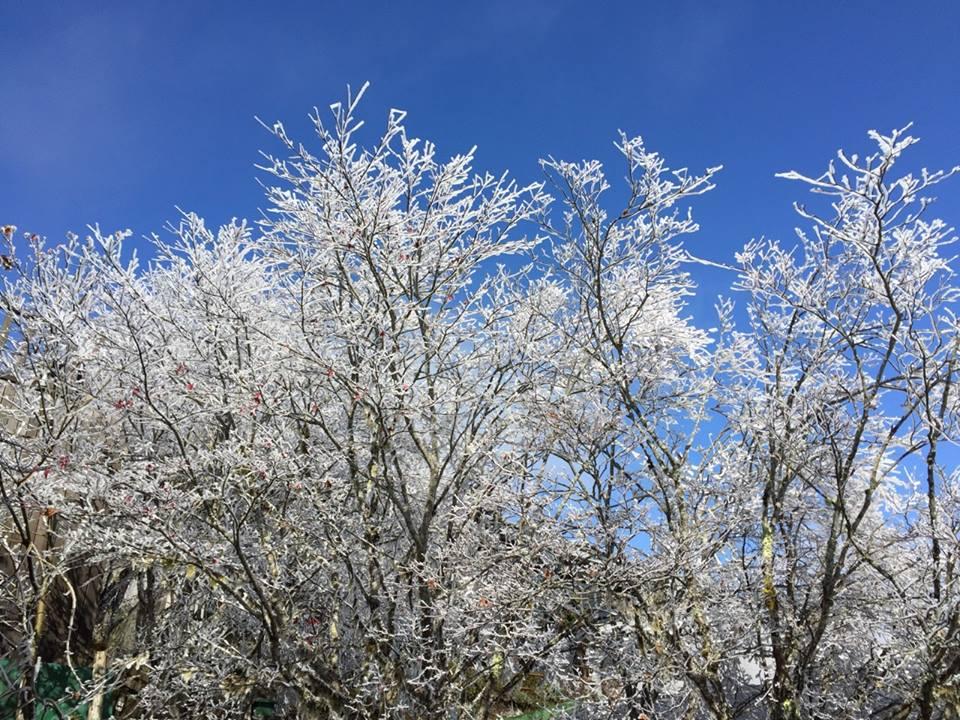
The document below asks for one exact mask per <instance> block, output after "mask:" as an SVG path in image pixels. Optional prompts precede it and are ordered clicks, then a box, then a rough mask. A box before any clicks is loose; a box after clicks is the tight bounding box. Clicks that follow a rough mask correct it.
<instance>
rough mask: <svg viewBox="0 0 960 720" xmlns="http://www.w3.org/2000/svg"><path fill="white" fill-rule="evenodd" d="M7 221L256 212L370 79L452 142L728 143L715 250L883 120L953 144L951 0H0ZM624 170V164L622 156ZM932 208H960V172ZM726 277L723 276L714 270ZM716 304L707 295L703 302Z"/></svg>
mask: <svg viewBox="0 0 960 720" xmlns="http://www.w3.org/2000/svg"><path fill="white" fill-rule="evenodd" d="M0 35H2V55H0V98H2V102H3V107H2V110H0V158H2V162H3V170H2V175H0V223H8V222H9V223H14V224H17V225H19V226H20V228H21V229H30V230H32V231H35V232H39V233H41V234H44V235H47V236H48V237H49V238H50V239H51V240H54V239H59V238H60V237H62V236H63V234H64V232H65V231H66V230H68V229H73V230H77V231H82V230H83V228H84V227H85V225H86V224H88V223H94V222H99V223H100V224H101V225H102V226H103V227H104V229H115V228H130V229H132V230H133V231H134V233H135V234H136V235H140V234H146V233H148V232H151V231H155V230H157V231H159V230H161V229H162V226H163V225H164V223H165V222H166V221H168V220H171V219H175V218H176V212H175V210H174V206H175V205H179V206H181V207H183V208H184V209H188V210H194V211H196V212H198V213H200V214H201V215H204V216H206V217H207V218H208V219H209V221H210V224H218V223H221V222H223V221H225V220H227V219H229V218H230V217H231V216H247V217H255V216H256V215H257V209H258V208H259V207H260V206H261V205H262V202H261V197H262V196H261V191H260V188H259V187H258V185H257V183H256V177H257V172H256V171H255V169H254V167H253V166H254V163H256V162H257V161H258V154H257V151H258V150H260V149H266V150H272V151H279V147H278V146H277V145H276V143H275V142H274V141H273V140H272V138H271V137H270V136H268V135H267V133H266V132H265V131H264V130H263V128H261V127H260V126H259V125H258V124H257V123H256V122H255V121H254V119H253V118H254V116H255V115H257V116H260V117H261V118H263V119H264V120H266V121H273V120H276V119H281V120H283V121H284V122H285V124H286V125H287V127H288V129H289V131H290V132H291V135H293V136H294V137H297V138H298V139H306V140H309V139H310V138H309V135H308V129H307V128H308V124H307V122H306V115H307V113H308V112H309V111H310V110H311V109H312V107H313V106H314V105H317V106H320V107H321V108H325V107H326V106H327V105H328V104H329V103H330V102H332V101H334V100H337V99H340V98H341V96H342V95H343V91H344V88H345V86H346V84H347V83H351V84H352V85H353V86H354V87H358V86H359V85H360V84H362V83H363V82H364V81H365V80H369V81H370V82H371V83H372V87H371V89H370V91H369V93H368V95H367V99H366V101H365V104H364V108H363V112H362V114H363V115H364V116H365V117H366V118H367V119H368V121H369V123H368V124H369V125H372V126H374V127H377V126H379V125H380V123H381V122H382V120H383V118H384V117H385V113H386V109H387V108H388V107H391V106H395V107H400V108H403V109H406V110H408V111H409V116H408V127H409V128H410V130H411V132H412V133H413V134H414V135H417V136H419V137H426V138H429V139H432V140H434V141H435V142H436V143H437V144H438V147H439V150H440V152H441V154H443V155H449V154H453V153H456V152H459V151H462V150H464V149H466V148H469V147H470V146H471V145H474V144H476V145H478V146H479V153H478V166H479V167H480V168H482V169H489V170H501V169H504V168H509V169H510V170H511V172H512V173H513V174H514V175H516V176H518V177H519V178H520V179H522V180H530V179H534V178H537V177H538V172H539V171H538V168H537V165H536V161H537V159H538V158H539V157H541V156H544V155H546V154H553V155H555V156H557V157H562V158H565V159H581V158H584V157H598V158H600V159H612V148H611V142H612V140H613V139H614V137H615V132H616V130H617V129H619V128H622V129H623V130H625V131H627V132H629V133H631V134H641V135H643V136H644V137H645V138H646V140H647V143H648V146H650V147H652V148H654V149H657V150H660V151H661V152H662V153H664V154H665V155H666V157H667V158H668V160H669V161H670V162H671V163H672V164H674V165H687V166H690V167H692V168H702V167H705V166H707V165H713V164H718V163H722V164H724V165H725V166H726V169H725V170H724V172H723V173H722V174H721V176H720V178H719V187H718V189H717V190H716V191H714V193H712V194H711V195H710V196H709V197H707V198H704V199H703V200H702V202H700V203H698V206H697V209H696V214H697V215H698V217H699V219H700V221H701V223H702V226H703V229H702V231H701V233H700V234H699V235H698V236H697V237H695V238H692V239H690V240H689V244H690V246H691V248H692V249H694V250H695V251H696V252H697V253H698V254H701V255H705V256H708V257H712V258H716V259H729V258H730V257H731V256H732V253H733V252H734V250H735V249H736V248H738V247H739V246H741V245H742V244H743V242H744V241H746V240H748V239H750V238H751V237H754V236H760V235H767V236H774V237H781V238H784V237H787V238H788V237H789V236H790V233H791V229H792V227H793V225H794V217H793V215H792V211H791V209H790V202H791V201H792V200H793V199H797V198H798V196H799V195H800V190H801V188H799V187H797V186H794V185H793V184H791V183H787V182H786V181H782V180H775V179H774V178H773V174H774V173H775V172H777V171H780V170H785V169H791V168H796V169H798V170H801V171H805V172H808V173H815V172H817V171H819V170H820V169H821V168H822V167H823V166H824V165H825V163H826V161H827V160H828V159H829V158H830V157H831V156H832V154H833V152H834V151H835V149H836V148H837V147H838V146H841V145H843V146H845V147H847V148H849V149H851V150H860V151H862V150H867V149H869V144H868V142H867V140H866V136H865V132H866V130H867V129H869V128H878V129H890V128H893V127H894V126H900V125H902V124H904V123H906V122H907V121H910V120H912V121H914V122H915V133H916V134H918V135H919V136H921V137H922V138H923V142H922V143H921V145H920V146H919V147H918V148H917V149H916V150H915V151H914V153H913V156H912V157H913V161H914V162H913V164H917V165H919V164H923V165H926V166H928V167H931V168H933V167H941V166H948V165H954V164H957V163H960V133H958V131H957V130H958V112H960V94H958V90H960V79H958V71H960V3H957V2H942V3H928V2H913V3H907V2H897V3H894V2H883V1H880V0H874V1H873V2H868V1H862V2H852V1H844V0H835V1H834V2H814V1H810V2H773V1H771V2H742V1H740V0H725V1H723V2H700V3H687V2H657V3H653V2H643V1H637V2H610V3H604V2H599V1H596V0H594V1H593V2H566V1H565V0H488V1H485V2H473V3H465V2H455V1H453V0H448V1H447V2H433V3H418V2H389V3H388V2H382V3H374V2H361V1H355V2H322V1H320V0H316V1H315V2H303V3H281V2H276V3H266V2H264V3H244V2H239V1H238V2H153V3H151V2H117V3H109V2H69V3H68V2H62V3H59V2H58V3H54V2H44V1H43V0H31V1H29V2H28V1H27V0H20V1H18V0H3V1H2V2H0ZM616 170H617V176H618V177H619V167H617V168H616ZM939 194H940V198H941V200H940V202H939V203H938V212H939V213H940V214H941V215H943V216H944V217H946V218H947V220H948V221H950V222H951V223H952V224H960V179H957V180H954V181H953V182H952V183H950V184H948V185H946V186H941V188H940V193H939ZM711 285H713V282H712V281H711V280H710V279H707V286H708V288H709V287H710V286H711ZM704 300H706V301H707V302H709V301H710V298H704Z"/></svg>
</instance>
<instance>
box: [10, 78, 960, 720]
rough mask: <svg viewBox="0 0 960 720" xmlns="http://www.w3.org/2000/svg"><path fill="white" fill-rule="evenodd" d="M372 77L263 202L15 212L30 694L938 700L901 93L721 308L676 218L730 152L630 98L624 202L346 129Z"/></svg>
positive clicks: (947, 507)
mask: <svg viewBox="0 0 960 720" xmlns="http://www.w3.org/2000/svg"><path fill="white" fill-rule="evenodd" d="M361 94H362V93H361ZM358 100H359V96H357V97H351V98H348V100H347V102H346V103H344V104H336V105H334V106H332V111H333V113H332V121H331V123H330V124H329V125H326V124H324V122H323V121H322V119H321V117H319V116H317V117H316V118H315V121H316V129H317V132H318V134H319V149H318V151H317V154H313V152H312V151H310V150H308V149H307V147H306V146H302V145H299V144H296V143H294V142H293V141H292V140H290V139H289V138H288V137H287V135H286V132H285V131H284V129H283V127H282V126H281V125H279V124H278V125H276V126H275V127H274V128H273V132H274V134H275V135H276V137H277V138H278V139H279V141H280V143H281V147H282V149H283V150H282V152H283V155H282V156H281V157H276V158H274V157H272V156H266V160H265V163H264V165H263V170H265V171H266V172H267V173H268V174H269V175H270V176H271V177H272V178H273V180H272V183H270V187H269V188H268V190H267V197H268V202H269V209H268V211H267V213H266V215H265V219H264V220H263V221H261V222H260V223H259V224H256V225H253V226H251V225H248V224H246V223H243V222H233V223H231V224H229V225H227V226H225V227H222V228H220V229H219V230H217V231H212V230H210V229H208V228H207V227H206V226H205V225H204V222H203V221H202V220H201V219H200V218H199V217H197V216H195V215H192V214H185V215H184V216H183V218H182V220H181V221H180V224H179V225H178V226H176V227H174V228H172V230H173V233H172V234H173V240H172V241H167V240H163V239H161V238H159V237H156V238H154V240H153V246H152V249H151V257H150V261H149V263H148V264H146V265H141V264H138V262H137V260H136V258H135V257H134V256H133V255H131V253H130V252H129V250H128V247H129V242H127V243H125V242H124V241H125V239H126V236H127V233H114V234H110V235H107V234H103V233H101V232H100V230H99V229H96V228H94V229H93V230H92V231H91V234H90V237H89V238H87V239H85V240H84V239H80V238H78V237H72V238H70V239H69V240H68V242H66V243H65V244H63V245H59V246H56V247H48V246H47V245H46V244H45V243H44V242H43V241H42V240H41V239H39V238H37V237H35V236H32V237H31V238H29V242H27V243H24V244H23V245H22V246H20V247H19V248H18V250H19V256H17V257H15V256H14V255H13V243H12V237H13V235H14V233H15V229H13V228H4V230H3V235H4V239H5V240H6V241H7V242H8V245H9V247H8V249H7V250H6V251H5V254H4V256H3V260H4V266H5V268H6V275H5V277H6V281H5V284H4V286H3V289H2V296H0V305H2V310H3V312H4V317H5V318H7V323H6V324H5V331H4V332H5V335H7V337H5V340H4V343H5V344H4V345H3V348H2V363H3V367H4V370H5V372H6V375H5V377H4V386H3V399H2V402H3V406H2V413H3V415H2V418H0V419H2V420H3V426H4V434H3V436H2V446H0V499H2V502H3V526H4V535H3V543H4V544H3V548H2V561H3V563H4V564H3V575H2V594H0V610H2V616H0V622H2V628H0V634H2V638H3V639H2V642H3V655H4V657H6V658H9V660H10V664H9V665H7V666H4V667H5V668H12V667H13V666H16V667H18V668H20V669H21V670H24V671H25V672H23V674H22V675H21V677H20V678H19V679H18V678H13V677H10V678H9V679H8V681H7V682H5V683H0V686H3V685H9V686H11V687H12V688H13V689H14V691H15V692H16V693H17V694H18V697H17V699H16V702H15V704H16V703H19V706H18V707H19V710H18V712H20V713H21V714H24V713H27V712H29V709H30V708H31V707H32V706H31V703H32V702H34V701H35V699H36V694H35V691H36V690H37V688H36V678H37V672H38V668H40V666H41V664H42V663H46V662H54V661H55V662H62V663H67V664H69V665H71V666H73V667H76V668H80V667H83V666H91V665H92V666H93V679H92V680H91V681H89V682H79V686H80V687H81V694H86V696H87V697H88V698H89V699H91V700H92V702H93V703H94V704H95V705H96V706H97V707H100V706H101V705H103V706H105V702H104V694H103V693H104V690H105V689H112V695H111V696H110V701H111V702H112V703H113V706H114V712H115V713H116V714H117V715H118V716H121V717H171V718H173V717H176V718H187V717H196V718H201V717H249V716H250V713H251V711H252V708H253V706H254V704H255V703H257V702H261V703H262V702H264V701H269V702H271V703H272V707H273V712H274V714H275V716H280V717H289V718H293V717H298V718H331V719H332V718H344V719H346V718H371V719H372V718H397V719H399V718H408V719H413V718H438V719H439V718H449V719H454V718H456V719H463V720H467V719H468V718H494V717H507V716H509V715H511V714H517V713H520V712H522V711H525V710H526V711H530V710H534V709H537V708H552V709H553V710H552V711H553V713H554V717H561V716H563V715H567V716H570V717H574V716H576V717H590V718H599V717H610V718H632V719H633V720H639V719H640V718H644V717H646V718H653V717H657V718H701V717H703V718H706V717H714V718H717V719H718V720H729V719H732V718H740V717H743V718H763V717H774V718H822V717H868V716H869V717H879V718H908V717H918V718H930V717H940V716H945V715H949V714H950V713H956V712H957V709H958V702H960V688H958V682H960V680H958V678H960V641H958V637H957V634H958V628H960V606H958V602H957V598H958V590H960V588H958V587H957V577H956V561H957V557H958V552H960V543H958V536H957V533H958V529H960V482H958V477H957V473H956V472H955V471H954V470H953V469H952V468H953V466H954V462H953V459H955V457H956V454H955V453H956V451H955V450H954V449H952V445H951V443H952V441H953V439H954V438H955V434H956V429H957V412H956V410H957V397H958V392H957V391H956V390H953V389H952V385H953V384H954V381H955V373H956V371H957V360H958V358H957V349H958V344H957V323H956V318H955V316H954V314H953V312H954V307H955V303H956V300H957V286H956V284H955V278H954V276H953V271H952V269H951V268H952V257H951V255H950V252H949V248H948V247H947V246H948V245H949V243H950V241H951V240H952V234H951V230H950V229H949V228H948V227H947V226H946V225H945V224H944V223H942V222H941V221H939V220H935V219H932V218H930V217H928V203H929V196H928V193H927V191H928V189H929V188H930V186H932V185H933V184H935V183H937V182H939V181H940V180H942V179H944V178H945V177H946V176H947V175H949V173H929V172H926V171H923V172H922V173H921V174H919V175H909V174H907V175H897V174H896V173H895V172H894V163H895V162H896V161H897V160H898V159H899V157H900V155H901V153H902V152H903V151H904V150H906V149H907V147H908V146H909V145H911V144H912V143H913V142H914V140H913V138H911V137H909V136H907V135H906V134H905V133H904V132H903V131H900V132H894V133H892V134H890V135H889V136H885V135H881V134H878V133H872V134H871V137H872V139H873V141H874V142H875V144H876V146H877V151H876V153H875V154H873V155H870V156H869V157H866V158H862V159H861V158H858V157H856V156H848V155H846V154H843V153H840V155H839V160H838V164H836V165H834V164H831V165H830V167H829V169H828V170H827V172H826V173H825V174H823V175H821V176H819V177H815V178H809V177H805V176H802V175H799V174H797V173H789V174H787V175H786V177H788V178H792V179H795V180H799V181H801V182H802V183H804V184H806V185H807V186H810V187H811V188H812V189H813V190H814V192H816V193H817V194H818V195H821V196H825V197H826V199H827V200H828V203H829V204H828V205H826V206H824V207H822V208H821V207H818V208H816V209H809V208H807V207H805V206H798V211H799V213H800V215H801V217H802V219H803V222H804V226H805V228H804V229H803V230H800V231H798V232H799V242H798V243H777V242H766V241H756V242H751V243H749V244H747V245H746V247H745V248H744V249H743V251H742V252H740V253H738V254H737V256H736V260H735V263H736V266H735V267H732V268H730V269H729V272H730V282H731V287H732V289H733V290H734V291H735V297H736V298H738V302H740V304H741V305H742V306H743V307H744V308H745V312H743V311H742V310H740V309H737V308H736V307H735V306H734V304H733V303H732V302H730V301H721V302H720V303H719V304H718V313H719V318H718V321H717V323H716V328H715V329H714V328H711V329H709V330H708V329H705V328H701V327H698V326H697V325H696V324H695V323H694V321H693V320H692V319H691V317H690V315H691V312H690V310H689V308H688V307H687V305H686V302H687V298H688V297H689V296H690V295H691V294H692V293H693V292H694V291H695V284H694V281H693V278H692V277H691V275H690V273H689V270H690V267H691V266H690V264H689V262H688V261H689V260H690V259H691V257H692V256H691V255H690V254H689V253H688V252H687V250H686V249H685V248H684V247H683V245H682V244H681V240H682V239H683V238H684V236H686V235H689V234H690V233H693V232H695V231H697V225H696V224H695V223H694V221H693V220H692V217H691V215H690V211H689V209H688V204H689V201H690V200H691V199H692V198H694V197H695V196H697V195H699V194H702V193H704V192H707V191H709V190H710V189H711V188H712V187H713V181H714V176H715V174H716V173H717V171H718V170H719V168H711V169H708V170H706V171H705V172H704V173H703V174H696V173H692V172H689V171H687V170H685V169H684V170H671V169H670V168H669V167H668V166H667V165H666V163H665V161H664V159H663V158H661V157H660V156H659V155H658V154H656V153H654V152H651V151H650V150H648V149H647V148H646V147H645V145H644V143H643V142H642V141H641V140H640V139H639V138H629V137H626V136H623V137H621V138H620V141H619V142H618V143H617V145H616V147H617V149H618V150H619V153H620V154H621V155H622V158H623V162H624V165H625V171H626V186H625V190H626V192H625V194H624V195H623V196H622V202H621V204H620V205H617V204H616V203H615V201H614V199H613V198H612V194H613V190H611V188H610V187H608V181H607V179H606V174H605V171H604V169H603V168H602V167H601V165H600V163H598V162H582V163H568V162H561V161H557V160H553V159H550V160H547V161H544V162H543V163H542V165H543V169H544V172H545V178H546V179H545V181H544V182H543V183H542V184H534V185H529V186H525V187H524V186H521V185H519V184H517V183H515V182H514V181H511V180H509V179H508V178H507V176H505V175H504V176H493V175H489V174H483V175H476V174H474V173H473V172H472V170H471V163H472V160H473V153H472V152H470V153H467V154H465V155H460V156H456V157H454V158H452V159H450V160H448V161H445V162H444V161H441V160H440V159H438V157H437V153H436V150H435V148H434V146H433V145H431V144H430V143H425V142H422V141H418V140H416V139H413V138H410V137H408V136H407V134H406V131H405V129H404V125H403V120H404V115H403V113H401V112H399V111H393V112H391V113H390V115H389V118H388V121H387V126H386V129H385V130H384V132H383V134H382V136H381V138H380V139H379V140H378V141H377V142H376V143H375V144H373V145H372V146H370V147H363V146H362V145H361V144H360V142H359V141H358V139H357V130H358V128H359V127H360V125H361V123H360V122H358V121H357V120H356V117H355V111H356V106H357V101H358ZM817 202H818V203H819V200H818V201H817ZM730 261H731V262H734V261H733V259H731V260H730ZM83 677H86V676H83ZM79 680H82V678H81V677H80V676H79V675H78V681H79ZM11 702H13V701H12V700H11ZM8 706H9V707H13V705H8ZM24 717H26V715H25V714H24Z"/></svg>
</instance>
